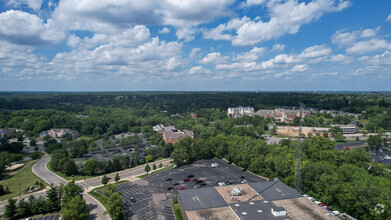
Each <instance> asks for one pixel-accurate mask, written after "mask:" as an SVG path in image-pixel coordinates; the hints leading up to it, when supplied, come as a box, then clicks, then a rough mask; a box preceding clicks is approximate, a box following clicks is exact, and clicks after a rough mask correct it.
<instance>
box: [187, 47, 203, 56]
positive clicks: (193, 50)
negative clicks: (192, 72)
mask: <svg viewBox="0 0 391 220" xmlns="http://www.w3.org/2000/svg"><path fill="white" fill-rule="evenodd" d="M200 51H201V48H198V47H197V48H193V49H191V52H190V54H189V57H195V56H196V55H197V53H198V52H200Z"/></svg>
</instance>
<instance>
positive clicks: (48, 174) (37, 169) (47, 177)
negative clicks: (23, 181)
mask: <svg viewBox="0 0 391 220" xmlns="http://www.w3.org/2000/svg"><path fill="white" fill-rule="evenodd" d="M51 159H52V157H50V156H49V157H45V158H43V159H42V160H39V161H38V162H36V163H35V164H34V166H33V168H32V171H33V173H34V174H35V175H37V176H39V177H40V178H41V179H43V180H44V181H45V182H47V183H49V184H53V185H55V186H59V185H61V183H62V184H63V185H66V184H67V182H68V181H66V180H65V179H63V178H62V177H60V176H58V175H57V174H55V173H53V172H52V171H50V170H48V168H47V167H46V165H47V164H48V163H49V161H50V160H51Z"/></svg>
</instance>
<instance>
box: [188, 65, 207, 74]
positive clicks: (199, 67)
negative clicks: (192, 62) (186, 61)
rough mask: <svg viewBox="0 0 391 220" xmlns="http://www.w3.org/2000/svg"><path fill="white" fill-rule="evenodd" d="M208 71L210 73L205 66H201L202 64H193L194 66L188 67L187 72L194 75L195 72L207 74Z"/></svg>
mask: <svg viewBox="0 0 391 220" xmlns="http://www.w3.org/2000/svg"><path fill="white" fill-rule="evenodd" d="M208 73H211V71H210V70H208V69H205V68H204V67H202V66H195V67H192V68H190V70H189V74H190V75H195V74H208Z"/></svg>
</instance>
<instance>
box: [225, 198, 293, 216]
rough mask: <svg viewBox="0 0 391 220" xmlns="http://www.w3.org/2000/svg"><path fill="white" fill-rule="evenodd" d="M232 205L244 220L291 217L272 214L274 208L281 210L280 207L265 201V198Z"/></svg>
mask: <svg viewBox="0 0 391 220" xmlns="http://www.w3.org/2000/svg"><path fill="white" fill-rule="evenodd" d="M230 207H231V208H232V209H233V210H234V212H235V213H236V214H237V215H238V216H239V217H240V219H242V220H254V219H262V220H281V219H291V218H290V217H289V216H288V215H286V216H279V217H276V216H274V215H273V214H272V210H271V209H272V208H274V210H277V209H278V210H279V208H280V207H278V206H276V205H274V204H272V203H271V202H269V203H265V201H264V200H255V201H251V202H241V203H236V204H231V205H230Z"/></svg>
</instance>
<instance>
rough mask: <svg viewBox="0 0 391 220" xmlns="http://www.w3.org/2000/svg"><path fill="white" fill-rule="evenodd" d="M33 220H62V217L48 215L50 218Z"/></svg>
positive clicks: (44, 217)
mask: <svg viewBox="0 0 391 220" xmlns="http://www.w3.org/2000/svg"><path fill="white" fill-rule="evenodd" d="M32 219H33V220H58V219H60V215H48V216H42V217H39V218H32Z"/></svg>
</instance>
